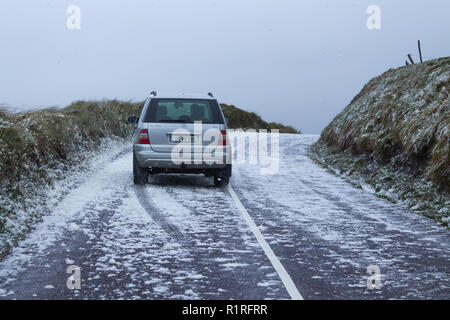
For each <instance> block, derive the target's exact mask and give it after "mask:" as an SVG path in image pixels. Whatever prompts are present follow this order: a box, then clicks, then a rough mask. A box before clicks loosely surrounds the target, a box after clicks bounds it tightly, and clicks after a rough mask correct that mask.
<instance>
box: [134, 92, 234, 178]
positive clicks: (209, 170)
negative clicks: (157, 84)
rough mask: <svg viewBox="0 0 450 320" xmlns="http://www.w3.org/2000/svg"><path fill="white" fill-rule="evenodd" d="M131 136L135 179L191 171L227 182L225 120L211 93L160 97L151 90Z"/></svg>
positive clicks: (228, 163)
mask: <svg viewBox="0 0 450 320" xmlns="http://www.w3.org/2000/svg"><path fill="white" fill-rule="evenodd" d="M128 121H129V122H131V123H134V124H137V126H136V130H135V133H134V136H133V176H134V183H135V184H145V183H147V182H148V176H149V174H160V173H194V174H205V175H206V176H212V177H214V184H215V185H216V186H226V185H227V184H228V183H229V179H230V177H231V147H230V145H229V142H228V139H227V120H226V118H225V117H224V115H223V112H222V109H221V108H220V105H219V103H218V102H217V100H216V99H215V98H214V97H213V95H212V94H211V93H209V94H208V95H204V96H203V95H195V96H186V95H181V96H172V95H171V96H167V95H166V96H159V95H157V94H156V92H152V93H151V94H150V96H149V97H148V98H147V99H146V101H145V104H144V108H143V109H142V112H141V115H140V117H137V116H131V117H129V118H128Z"/></svg>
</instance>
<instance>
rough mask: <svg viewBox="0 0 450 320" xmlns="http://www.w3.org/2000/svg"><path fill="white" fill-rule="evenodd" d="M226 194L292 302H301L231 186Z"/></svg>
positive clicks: (290, 279)
mask: <svg viewBox="0 0 450 320" xmlns="http://www.w3.org/2000/svg"><path fill="white" fill-rule="evenodd" d="M228 192H229V193H230V195H231V197H232V198H233V200H234V202H235V203H236V205H237V207H238V208H239V211H241V213H242V215H243V216H244V219H245V221H247V223H248V226H249V227H250V229H251V230H252V232H253V234H254V236H255V237H256V240H258V243H259V245H260V246H261V248H262V249H263V250H264V253H265V254H266V256H267V258H269V260H270V262H271V263H272V266H273V267H274V268H275V270H276V271H277V273H278V276H279V277H280V279H281V281H282V282H283V284H284V286H285V288H286V290H287V291H288V293H289V295H290V296H291V299H292V300H303V297H302V295H301V294H300V292H299V291H298V289H297V287H296V286H295V283H294V281H292V278H291V276H290V275H289V274H288V273H287V271H286V269H285V268H284V266H283V265H282V264H281V262H280V260H279V259H278V258H277V256H276V255H275V253H274V252H273V250H272V248H270V245H269V244H268V243H267V241H266V240H265V239H264V237H263V235H262V234H261V232H260V231H259V229H258V227H257V226H256V224H255V222H254V221H253V219H252V218H251V217H250V215H249V214H248V212H247V210H246V209H245V208H244V206H243V205H242V202H241V200H239V198H238V196H237V195H236V193H235V192H234V190H233V188H232V187H231V185H228Z"/></svg>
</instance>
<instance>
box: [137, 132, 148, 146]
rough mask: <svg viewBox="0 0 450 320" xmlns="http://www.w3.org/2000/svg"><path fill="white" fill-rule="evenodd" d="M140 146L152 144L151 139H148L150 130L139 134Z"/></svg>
mask: <svg viewBox="0 0 450 320" xmlns="http://www.w3.org/2000/svg"><path fill="white" fill-rule="evenodd" d="M138 143H139V144H150V138H149V137H148V130H147V129H142V130H141V132H139V139H138Z"/></svg>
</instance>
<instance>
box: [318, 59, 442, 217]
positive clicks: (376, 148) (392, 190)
mask: <svg viewBox="0 0 450 320" xmlns="http://www.w3.org/2000/svg"><path fill="white" fill-rule="evenodd" d="M449 93H450V57H446V58H441V59H436V60H432V61H428V62H426V63H424V64H418V65H410V66H405V67H401V68H397V69H391V70H388V71H387V72H385V73H383V74H382V75H380V76H378V77H376V78H374V79H372V80H371V81H370V82H369V83H368V84H367V85H366V86H364V88H363V89H362V90H361V92H360V93H359V94H358V95H357V96H356V97H355V98H354V99H353V100H352V102H351V103H350V104H349V105H348V106H347V107H346V108H345V109H344V110H343V111H342V112H341V113H340V114H338V115H337V116H336V117H335V118H334V119H333V121H332V122H331V123H330V124H329V125H328V126H327V127H326V128H325V129H324V131H323V132H322V134H321V137H320V139H319V141H318V142H317V143H316V144H315V145H313V146H312V147H311V156H312V157H313V158H314V159H315V160H316V161H317V162H318V163H320V164H322V165H323V166H325V167H327V168H329V169H331V170H332V171H334V172H335V173H337V174H339V175H341V176H344V177H346V178H347V179H348V180H349V181H351V182H353V183H356V184H359V185H365V186H370V187H371V188H372V189H373V191H374V192H375V193H376V194H377V195H379V196H380V197H383V198H386V199H389V200H391V201H393V202H401V203H402V204H404V205H405V206H407V207H408V208H409V209H410V210H411V211H413V212H417V213H419V214H422V215H424V216H427V217H429V218H432V219H434V220H436V221H439V222H440V223H442V224H444V225H447V226H448V222H449V214H450V212H449V211H450V202H449V199H450V192H449V190H450V98H449Z"/></svg>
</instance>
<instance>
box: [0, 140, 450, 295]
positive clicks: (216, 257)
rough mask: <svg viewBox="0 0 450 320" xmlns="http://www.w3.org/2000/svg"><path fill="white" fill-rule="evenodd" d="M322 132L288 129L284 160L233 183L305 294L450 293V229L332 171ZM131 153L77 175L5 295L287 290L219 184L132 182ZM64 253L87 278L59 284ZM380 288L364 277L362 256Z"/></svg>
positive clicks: (15, 259)
mask: <svg viewBox="0 0 450 320" xmlns="http://www.w3.org/2000/svg"><path fill="white" fill-rule="evenodd" d="M316 139H317V136H307V135H282V136H281V140H280V142H281V145H280V157H281V159H280V172H279V174H278V175H274V176H261V175H259V167H258V166H254V165H235V166H234V169H233V177H232V180H231V185H232V187H233V189H234V191H235V193H236V195H237V197H238V198H239V200H240V202H241V203H242V205H243V207H244V208H245V210H246V211H247V212H248V214H249V216H250V218H251V219H252V221H254V222H255V223H256V225H257V227H258V230H259V231H260V232H261V234H262V236H263V237H264V239H265V240H266V241H267V243H268V245H269V246H270V248H271V250H273V252H274V254H275V256H276V257H277V259H278V260H279V262H281V264H282V266H283V267H284V269H285V271H286V273H287V274H288V275H289V277H290V278H291V279H292V281H293V283H294V284H295V287H296V289H297V290H298V291H299V292H300V293H301V295H302V296H303V298H305V299H380V298H384V299H386V298H387V299H390V298H394V299H396V298H397V299H399V298H405V299H414V298H428V299H430V298H444V299H448V298H449V297H450V281H449V278H450V268H449V258H450V256H449V248H450V238H449V232H448V231H447V230H446V229H445V228H443V227H440V226H438V225H436V224H435V223H434V222H432V221H429V220H427V219H425V218H423V217H420V216H416V215H413V214H410V213H408V212H406V211H405V210H403V209H401V208H400V207H398V206H396V205H393V204H391V203H389V202H387V201H385V200H382V199H378V198H376V197H375V196H373V195H372V194H370V193H367V192H366V191H363V190H361V189H355V188H354V187H352V186H351V185H349V184H348V183H346V182H344V181H343V180H341V179H339V178H338V177H335V176H333V175H331V174H330V173H328V172H326V171H325V170H323V169H322V168H320V167H318V166H317V165H316V164H314V163H313V162H312V161H311V160H310V159H309V158H308V157H307V156H306V151H307V147H308V146H309V145H310V144H311V143H313V142H314V141H315V140H316ZM131 163H132V154H131V153H127V154H125V155H123V156H120V157H118V158H117V159H115V160H114V161H112V162H111V163H109V164H108V165H106V166H104V167H103V169H102V170H100V171H98V172H97V173H95V174H92V175H90V176H88V177H86V178H85V181H84V182H83V183H81V184H80V185H79V186H78V187H77V188H75V189H74V190H72V191H71V192H70V193H69V194H68V195H67V196H65V197H64V198H63V199H62V201H61V202H60V203H59V205H58V206H57V207H56V209H55V210H54V212H53V213H52V214H50V215H48V216H46V217H45V218H44V220H43V222H42V223H41V224H40V225H38V226H37V228H36V230H34V231H33V232H32V233H31V234H29V236H28V237H27V238H26V239H25V240H23V241H22V242H21V243H20V244H19V246H18V247H17V248H16V249H14V251H13V252H12V253H11V254H10V255H9V256H8V257H7V258H6V259H5V260H4V261H2V262H1V263H0V297H1V298H3V299H14V298H16V299H24V298H36V299H120V298H124V299H289V298H290V295H289V293H288V291H287V289H286V286H285V284H284V283H283V282H282V280H281V278H280V273H279V270H276V269H275V268H274V266H273V265H272V263H271V262H270V260H269V259H268V257H267V255H266V252H265V251H264V250H263V248H262V247H261V244H260V243H258V241H257V239H256V238H255V235H254V233H253V232H252V230H251V228H250V227H249V224H248V221H246V220H245V219H244V217H243V215H242V212H241V211H240V209H239V207H238V205H237V203H236V201H235V200H234V199H233V198H232V197H231V195H230V193H229V191H228V190H227V189H217V188H215V187H214V186H213V184H212V181H211V179H210V178H205V177H202V176H154V177H150V183H149V184H148V185H146V186H144V187H136V186H134V185H133V184H132V172H131ZM69 265H76V266H79V267H80V268H81V289H80V290H69V289H68V288H67V286H66V282H67V278H68V276H69V275H68V274H67V273H66V269H67V267H68V266H69ZM370 265H376V266H378V267H379V268H380V271H381V286H382V287H381V289H375V290H368V289H367V279H368V276H369V275H368V274H367V267H368V266H370Z"/></svg>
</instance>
